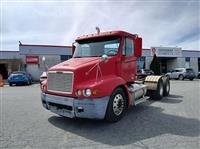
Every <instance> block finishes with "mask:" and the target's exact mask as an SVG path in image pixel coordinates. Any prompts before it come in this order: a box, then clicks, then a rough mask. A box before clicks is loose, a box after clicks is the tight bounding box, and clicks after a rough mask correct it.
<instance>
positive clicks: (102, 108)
mask: <svg viewBox="0 0 200 149" xmlns="http://www.w3.org/2000/svg"><path fill="white" fill-rule="evenodd" d="M41 100H42V104H43V107H45V108H46V109H47V110H50V111H52V112H53V113H56V114H58V115H61V116H65V117H69V118H75V117H79V118H90V119H104V117H105V113H106V109H107V105H108V101H109V96H106V97H102V98H92V99H89V98H84V99H75V98H71V97H62V96H55V95H50V94H45V93H42V94H41Z"/></svg>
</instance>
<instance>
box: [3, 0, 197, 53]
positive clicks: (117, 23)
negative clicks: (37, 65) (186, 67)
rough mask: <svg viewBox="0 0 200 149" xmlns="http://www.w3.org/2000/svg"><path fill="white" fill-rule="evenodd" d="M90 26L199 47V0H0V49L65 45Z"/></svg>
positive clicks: (146, 41) (152, 42)
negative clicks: (33, 45) (25, 45)
mask: <svg viewBox="0 0 200 149" xmlns="http://www.w3.org/2000/svg"><path fill="white" fill-rule="evenodd" d="M96 26H98V27H99V28H100V30H101V32H103V31H112V30H124V31H127V32H130V33H133V34H138V35H139V36H140V37H142V39H143V48H150V47H152V46H153V47H154V46H169V47H176V46H177V47H181V48H182V49H184V50H199V51H200V1H199V0H166V1H162V0H152V1H151V0H124V1H122V0H110V1H106V0H101V1H100V0H93V1H90V0H87V1H83V0H74V1H70V0H69V1H66V0H60V1H59V0H54V1H53V0H49V1H47V0H42V1H39V0H34V1H33V0H32V1H31V0H26V1H25V0H23V1H22V0H7V1H5V0H1V50H11V51H15V50H18V49H19V42H18V41H21V42H22V44H48V45H71V44H72V42H74V40H75V39H76V38H77V37H78V36H80V35H84V34H91V33H95V32H96V30H95V27H96Z"/></svg>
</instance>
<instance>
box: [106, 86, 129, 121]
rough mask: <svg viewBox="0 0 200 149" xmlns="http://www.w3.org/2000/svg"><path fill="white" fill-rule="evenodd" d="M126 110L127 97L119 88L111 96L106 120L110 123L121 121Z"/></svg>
mask: <svg viewBox="0 0 200 149" xmlns="http://www.w3.org/2000/svg"><path fill="white" fill-rule="evenodd" d="M125 110H126V95H125V93H124V91H123V89H121V88H117V89H116V90H114V91H113V93H112V95H111V96H110V100H109V103H108V107H107V110H106V117H105V118H106V120H107V121H109V122H117V121H119V120H120V119H121V118H122V117H123V115H124V112H125Z"/></svg>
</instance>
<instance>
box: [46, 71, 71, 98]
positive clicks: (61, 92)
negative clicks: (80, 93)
mask: <svg viewBox="0 0 200 149" xmlns="http://www.w3.org/2000/svg"><path fill="white" fill-rule="evenodd" d="M58 72H62V73H71V74H72V86H71V92H63V91H56V90H49V89H48V84H47V91H50V92H54V93H60V94H72V93H73V86H74V72H72V71H48V75H49V73H58ZM48 75H47V83H48V78H49V77H48Z"/></svg>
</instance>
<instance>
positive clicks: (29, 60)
mask: <svg viewBox="0 0 200 149" xmlns="http://www.w3.org/2000/svg"><path fill="white" fill-rule="evenodd" d="M26 64H39V56H37V55H26Z"/></svg>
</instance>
